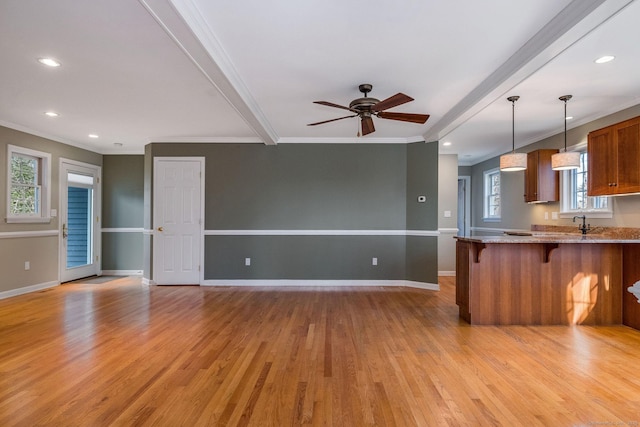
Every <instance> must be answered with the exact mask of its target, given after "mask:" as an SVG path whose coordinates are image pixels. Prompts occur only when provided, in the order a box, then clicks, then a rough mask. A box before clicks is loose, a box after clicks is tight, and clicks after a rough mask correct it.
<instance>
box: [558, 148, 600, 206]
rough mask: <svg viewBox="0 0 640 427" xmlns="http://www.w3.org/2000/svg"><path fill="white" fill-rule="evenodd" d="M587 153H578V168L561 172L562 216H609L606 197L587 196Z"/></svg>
mask: <svg viewBox="0 0 640 427" xmlns="http://www.w3.org/2000/svg"><path fill="white" fill-rule="evenodd" d="M587 165H588V163H587V153H586V152H582V153H580V168H578V169H574V170H570V171H564V172H563V174H562V195H561V202H560V203H561V212H560V215H561V216H562V217H564V218H568V217H571V216H573V215H577V214H580V215H586V216H587V217H589V218H611V217H612V216H613V212H612V211H611V206H610V201H609V198H608V197H589V196H587V173H588V171H587Z"/></svg>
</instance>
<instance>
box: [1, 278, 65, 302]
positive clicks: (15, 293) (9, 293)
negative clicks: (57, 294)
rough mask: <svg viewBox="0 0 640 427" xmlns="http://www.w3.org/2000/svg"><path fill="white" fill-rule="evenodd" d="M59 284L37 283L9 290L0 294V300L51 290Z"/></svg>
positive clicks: (54, 282)
mask: <svg viewBox="0 0 640 427" xmlns="http://www.w3.org/2000/svg"><path fill="white" fill-rule="evenodd" d="M59 284H60V282H58V281H57V280H56V281H52V282H45V283H38V284H37V285H31V286H25V287H24V288H18V289H11V290H10V291H3V292H0V299H5V298H11V297H15V296H18V295H23V294H28V293H30V292H37V291H41V290H43V289H49V288H53V287H55V286H58V285H59Z"/></svg>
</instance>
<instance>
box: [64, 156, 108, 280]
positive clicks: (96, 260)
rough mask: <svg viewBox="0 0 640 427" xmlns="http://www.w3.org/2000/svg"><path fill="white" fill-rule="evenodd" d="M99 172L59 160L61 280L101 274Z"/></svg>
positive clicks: (95, 168) (94, 168) (96, 169)
mask: <svg viewBox="0 0 640 427" xmlns="http://www.w3.org/2000/svg"><path fill="white" fill-rule="evenodd" d="M100 171H101V169H100V167H99V166H94V165H89V164H86V163H80V162H76V161H73V160H66V159H62V160H61V161H60V212H59V217H60V218H59V219H60V234H61V239H60V282H68V281H70V280H76V279H80V278H83V277H88V276H95V275H97V274H100V273H101V267H100V265H101V261H100Z"/></svg>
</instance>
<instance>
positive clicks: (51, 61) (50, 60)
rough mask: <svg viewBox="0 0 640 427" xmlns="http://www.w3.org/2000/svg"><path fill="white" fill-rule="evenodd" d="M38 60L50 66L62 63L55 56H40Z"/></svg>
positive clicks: (57, 65)
mask: <svg viewBox="0 0 640 427" xmlns="http://www.w3.org/2000/svg"><path fill="white" fill-rule="evenodd" d="M38 62H39V63H41V64H43V65H46V66H48V67H59V66H60V63H59V62H58V61H56V60H55V59H53V58H38Z"/></svg>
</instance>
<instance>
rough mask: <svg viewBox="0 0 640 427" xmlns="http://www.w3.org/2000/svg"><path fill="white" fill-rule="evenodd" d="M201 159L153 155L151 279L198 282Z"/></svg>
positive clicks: (175, 283) (199, 274) (169, 283)
mask: <svg viewBox="0 0 640 427" xmlns="http://www.w3.org/2000/svg"><path fill="white" fill-rule="evenodd" d="M203 170H204V159H202V158H197V159H189V158H155V159H154V179H153V224H154V227H153V281H154V282H155V283H156V284H158V285H193V284H199V283H200V277H201V272H200V265H201V255H202V252H203V249H202V244H203V237H202V230H203V225H202V217H203V212H202V208H203V203H202V199H203V194H202V190H203V186H202V175H203V173H202V172H203Z"/></svg>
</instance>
